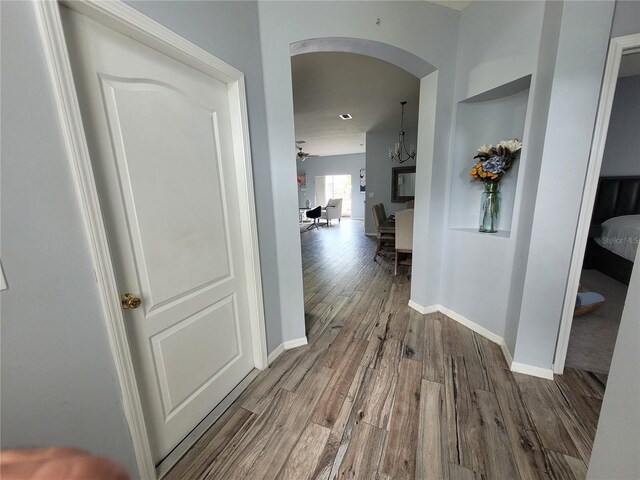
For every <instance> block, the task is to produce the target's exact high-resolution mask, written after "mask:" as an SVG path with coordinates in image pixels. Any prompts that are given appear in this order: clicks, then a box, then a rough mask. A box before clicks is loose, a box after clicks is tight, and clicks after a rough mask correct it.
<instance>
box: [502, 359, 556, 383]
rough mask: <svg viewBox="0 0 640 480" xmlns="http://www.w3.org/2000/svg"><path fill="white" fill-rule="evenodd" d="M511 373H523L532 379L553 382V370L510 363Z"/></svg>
mask: <svg viewBox="0 0 640 480" xmlns="http://www.w3.org/2000/svg"><path fill="white" fill-rule="evenodd" d="M511 371H512V372H517V373H524V374H525V375H531V376H532V377H540V378H546V379H547V380H553V370H551V369H550V368H542V367H534V366H533V365H527V364H526V363H519V362H511Z"/></svg>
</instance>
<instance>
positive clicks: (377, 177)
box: [364, 127, 416, 234]
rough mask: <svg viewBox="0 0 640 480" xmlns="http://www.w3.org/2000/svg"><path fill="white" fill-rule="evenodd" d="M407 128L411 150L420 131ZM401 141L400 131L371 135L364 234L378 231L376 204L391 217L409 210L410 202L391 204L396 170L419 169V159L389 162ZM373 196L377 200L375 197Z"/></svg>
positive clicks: (369, 135)
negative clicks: (397, 168)
mask: <svg viewBox="0 0 640 480" xmlns="http://www.w3.org/2000/svg"><path fill="white" fill-rule="evenodd" d="M405 128H406V132H407V134H406V143H407V148H409V146H410V145H412V144H413V145H416V130H415V129H412V128H407V127H405ZM397 141H398V130H387V131H382V132H367V134H366V146H367V153H366V158H367V195H366V199H365V212H364V213H365V217H364V218H365V222H364V231H365V232H366V233H368V234H375V233H376V228H375V224H374V223H373V214H372V212H371V207H372V206H373V205H374V204H376V203H383V204H384V209H385V213H386V214H387V216H388V215H391V214H392V213H394V212H397V211H398V210H404V209H405V208H407V206H406V203H392V202H391V176H392V171H393V169H394V168H396V167H410V166H415V164H416V161H415V160H409V161H408V162H405V163H403V164H402V165H400V164H399V163H398V162H391V160H389V147H392V146H393V145H395V143H396V142H397ZM371 195H373V197H372V196H371Z"/></svg>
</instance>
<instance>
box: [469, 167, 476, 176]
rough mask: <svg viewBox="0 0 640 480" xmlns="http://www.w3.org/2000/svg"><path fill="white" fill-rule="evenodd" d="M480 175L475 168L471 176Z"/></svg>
mask: <svg viewBox="0 0 640 480" xmlns="http://www.w3.org/2000/svg"><path fill="white" fill-rule="evenodd" d="M477 173H478V170H477V169H476V168H475V167H474V168H472V169H471V176H475V175H476V174H477Z"/></svg>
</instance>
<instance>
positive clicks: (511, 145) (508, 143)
mask: <svg viewBox="0 0 640 480" xmlns="http://www.w3.org/2000/svg"><path fill="white" fill-rule="evenodd" d="M498 147H503V148H507V149H509V151H510V152H511V153H515V152H517V151H518V150H520V149H521V148H522V142H520V141H518V139H517V138H514V139H513V140H502V141H501V142H500V143H498Z"/></svg>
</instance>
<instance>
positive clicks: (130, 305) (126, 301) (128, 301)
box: [120, 293, 142, 310]
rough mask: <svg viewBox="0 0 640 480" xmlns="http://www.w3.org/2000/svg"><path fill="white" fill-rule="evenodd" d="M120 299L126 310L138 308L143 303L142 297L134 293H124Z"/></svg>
mask: <svg viewBox="0 0 640 480" xmlns="http://www.w3.org/2000/svg"><path fill="white" fill-rule="evenodd" d="M120 300H121V301H122V308H123V309H125V310H130V309H134V308H138V307H139V306H140V304H141V303H142V300H140V297H138V296H136V295H135V294H133V293H124V294H123V295H122V296H121V297H120Z"/></svg>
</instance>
